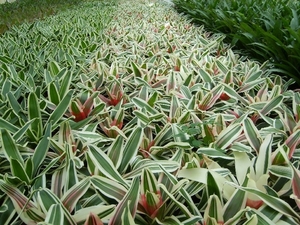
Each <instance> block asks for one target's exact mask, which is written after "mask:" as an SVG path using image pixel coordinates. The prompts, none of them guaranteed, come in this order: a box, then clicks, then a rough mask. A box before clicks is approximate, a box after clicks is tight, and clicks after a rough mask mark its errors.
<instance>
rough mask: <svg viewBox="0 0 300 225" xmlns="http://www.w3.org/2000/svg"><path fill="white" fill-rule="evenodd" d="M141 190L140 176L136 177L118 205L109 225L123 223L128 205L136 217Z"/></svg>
mask: <svg viewBox="0 0 300 225" xmlns="http://www.w3.org/2000/svg"><path fill="white" fill-rule="evenodd" d="M139 192H140V183H139V178H134V179H133V181H132V183H131V186H130V189H129V190H128V192H127V193H126V195H125V196H124V198H123V199H122V201H120V202H119V204H118V205H117V208H116V211H115V214H114V216H113V217H112V218H111V220H110V221H109V223H108V225H122V214H123V212H124V210H125V209H126V207H128V210H129V212H130V213H131V216H132V217H135V214H136V209H137V204H138V200H139Z"/></svg>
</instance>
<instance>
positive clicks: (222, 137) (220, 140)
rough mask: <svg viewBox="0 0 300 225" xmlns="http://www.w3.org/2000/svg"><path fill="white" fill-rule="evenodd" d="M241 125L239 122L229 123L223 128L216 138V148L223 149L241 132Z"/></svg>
mask: <svg viewBox="0 0 300 225" xmlns="http://www.w3.org/2000/svg"><path fill="white" fill-rule="evenodd" d="M242 129H243V128H242V126H241V124H239V123H234V124H231V125H229V126H228V127H227V128H226V129H224V130H223V131H222V132H221V133H220V134H219V136H218V137H217V139H216V142H215V145H216V147H218V148H221V149H225V148H227V147H228V146H229V145H231V144H232V143H233V142H234V140H235V139H237V138H238V137H239V135H240V134H241V132H242Z"/></svg>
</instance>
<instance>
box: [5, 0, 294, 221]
mask: <svg viewBox="0 0 300 225" xmlns="http://www.w3.org/2000/svg"><path fill="white" fill-rule="evenodd" d="M110 18H112V20H111V21H110ZM105 25H108V26H107V27H106V28H104V27H105ZM223 39H224V36H221V35H210V33H208V32H206V31H205V30H204V29H203V28H202V27H196V26H194V25H192V24H190V23H189V21H187V20H186V19H185V18H183V17H180V16H179V15H178V14H177V13H176V12H175V11H174V10H173V9H172V8H170V7H168V6H164V5H162V4H158V3H154V2H148V1H134V2H133V1H125V2H121V3H118V6H111V5H110V4H108V3H107V4H104V3H101V2H97V1H95V2H90V3H86V4H84V5H82V7H81V8H79V9H78V10H76V11H75V10H74V11H69V12H65V13H63V14H59V15H57V16H54V17H51V18H48V19H46V20H44V21H40V22H35V23H33V24H24V25H23V26H21V27H18V28H14V29H13V30H11V31H9V32H6V33H5V34H4V35H3V36H2V37H1V39H0V52H2V53H3V54H2V55H1V56H0V73H1V75H2V76H1V80H0V85H1V87H2V88H1V95H0V127H1V129H0V140H1V142H0V149H1V151H0V174H1V175H0V190H1V191H0V193H1V194H0V204H1V205H0V211H1V213H0V224H55V225H56V224H102V223H103V224H110V225H118V224H120V225H121V224H124V225H125V224H126V225H128V224H141V225H142V224H144V225H146V224H186V225H188V224H206V225H207V224H214V225H217V224H228V225H229V224H231V225H233V224H294V225H297V224H299V221H300V215H299V213H298V212H299V208H298V205H299V197H300V194H299V187H300V174H299V170H298V167H299V163H298V158H299V149H298V148H297V147H298V144H299V136H300V130H299V113H300V106H299V104H300V95H299V93H298V92H293V91H291V90H289V89H288V86H289V82H287V81H285V80H283V79H282V78H281V77H280V76H277V75H274V74H272V73H270V71H269V70H266V69H265V68H264V66H263V65H259V64H257V63H255V62H253V61H249V60H245V58H243V57H240V56H238V55H235V54H234V53H233V51H232V50H231V49H230V48H229V47H228V46H227V45H225V44H224V43H223ZM297 204H298V205H297Z"/></svg>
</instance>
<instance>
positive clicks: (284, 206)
mask: <svg viewBox="0 0 300 225" xmlns="http://www.w3.org/2000/svg"><path fill="white" fill-rule="evenodd" d="M237 188H239V189H241V190H243V191H246V192H248V193H251V194H254V195H256V196H257V197H259V198H260V199H261V200H262V201H263V202H264V203H265V204H267V205H268V206H270V207H271V208H273V209H274V210H276V211H278V212H281V213H282V214H285V215H287V216H292V217H294V218H296V219H298V220H300V216H299V214H298V213H296V212H295V211H294V210H293V209H292V208H291V206H290V205H289V204H288V203H286V202H285V201H283V200H282V199H280V198H276V197H274V196H271V195H268V194H265V193H263V192H261V191H259V190H257V189H254V188H250V187H237Z"/></svg>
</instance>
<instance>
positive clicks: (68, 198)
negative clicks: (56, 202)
mask: <svg viewBox="0 0 300 225" xmlns="http://www.w3.org/2000/svg"><path fill="white" fill-rule="evenodd" d="M89 187H90V178H89V177H86V178H85V179H83V180H81V181H80V182H79V183H77V184H76V185H74V186H73V187H71V188H70V189H69V190H68V191H67V192H66V193H65V194H64V195H63V197H62V203H63V204H64V206H65V207H66V209H67V210H68V211H69V212H72V211H73V210H74V208H75V206H76V204H77V202H78V201H79V199H80V198H81V197H82V196H83V195H84V194H85V193H86V192H87V190H88V189H89Z"/></svg>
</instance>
